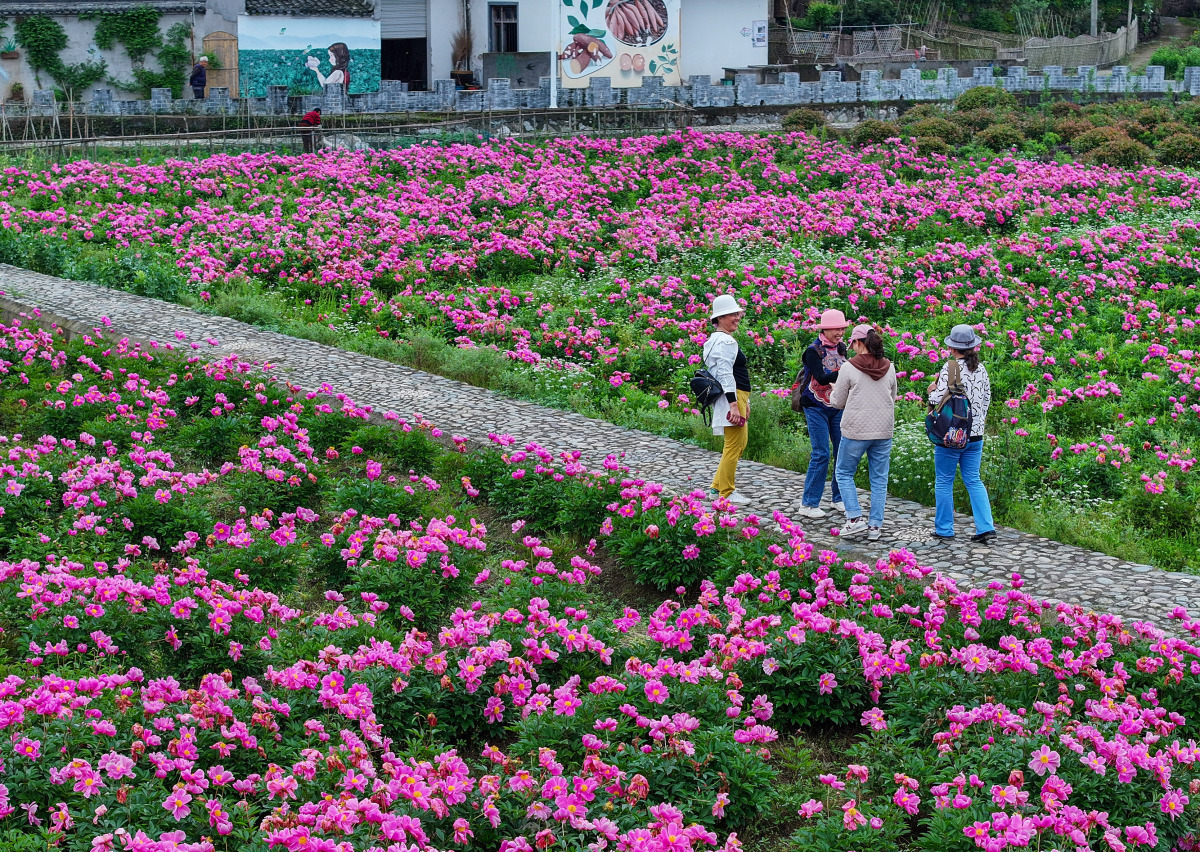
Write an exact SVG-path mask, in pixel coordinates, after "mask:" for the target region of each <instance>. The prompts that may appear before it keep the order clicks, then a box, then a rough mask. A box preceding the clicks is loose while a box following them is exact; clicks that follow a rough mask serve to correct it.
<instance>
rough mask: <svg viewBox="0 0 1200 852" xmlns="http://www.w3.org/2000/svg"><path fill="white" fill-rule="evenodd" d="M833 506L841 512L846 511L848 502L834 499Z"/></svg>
mask: <svg viewBox="0 0 1200 852" xmlns="http://www.w3.org/2000/svg"><path fill="white" fill-rule="evenodd" d="M833 508H835V509H837V510H838V511H839V512H844V511H846V504H845V503H844V502H843V501H841V500H834V501H833Z"/></svg>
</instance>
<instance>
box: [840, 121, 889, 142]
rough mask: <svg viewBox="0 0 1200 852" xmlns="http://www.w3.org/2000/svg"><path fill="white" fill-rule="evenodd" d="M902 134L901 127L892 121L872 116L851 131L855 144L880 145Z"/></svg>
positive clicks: (851, 139)
mask: <svg viewBox="0 0 1200 852" xmlns="http://www.w3.org/2000/svg"><path fill="white" fill-rule="evenodd" d="M899 135H900V127H899V125H897V124H896V123H895V122H892V121H880V120H879V119H877V118H871V119H867V120H866V121H864V122H863V123H862V124H860V125H858V126H857V127H855V128H854V129H853V130H851V131H850V141H851V142H853V143H854V144H855V145H878V144H880V143H881V142H886V141H887V140H888V139H894V138H896V137H897V136H899Z"/></svg>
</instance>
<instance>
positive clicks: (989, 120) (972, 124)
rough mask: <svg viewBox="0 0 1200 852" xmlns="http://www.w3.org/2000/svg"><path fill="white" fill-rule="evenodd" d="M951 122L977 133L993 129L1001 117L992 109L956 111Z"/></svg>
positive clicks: (980, 108) (951, 116)
mask: <svg viewBox="0 0 1200 852" xmlns="http://www.w3.org/2000/svg"><path fill="white" fill-rule="evenodd" d="M950 120H951V121H953V122H954V123H955V124H958V125H960V126H962V127H964V128H966V129H967V130H969V131H971V132H975V131H979V130H985V129H987V128H988V127H991V126H992V125H993V124H995V123H996V121H998V120H999V116H998V115H997V113H996V111H995V110H993V109H992V108H991V107H979V108H978V109H968V110H955V111H954V112H952V113H951V114H950Z"/></svg>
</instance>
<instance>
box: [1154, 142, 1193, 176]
mask: <svg viewBox="0 0 1200 852" xmlns="http://www.w3.org/2000/svg"><path fill="white" fill-rule="evenodd" d="M1154 156H1155V158H1156V159H1157V160H1158V161H1159V162H1160V163H1162V164H1163V165H1166V166H1179V167H1181V168H1189V169H1192V168H1196V167H1197V166H1200V139H1197V138H1196V137H1195V136H1193V135H1191V134H1190V133H1175V134H1173V135H1171V136H1168V137H1167V138H1166V139H1164V140H1162V141H1161V142H1159V143H1158V145H1157V146H1155V148H1154Z"/></svg>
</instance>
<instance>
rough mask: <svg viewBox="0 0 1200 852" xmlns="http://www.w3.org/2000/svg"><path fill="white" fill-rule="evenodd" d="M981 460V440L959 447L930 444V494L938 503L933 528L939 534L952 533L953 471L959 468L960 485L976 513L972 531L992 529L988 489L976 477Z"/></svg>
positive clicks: (981, 531) (976, 532)
mask: <svg viewBox="0 0 1200 852" xmlns="http://www.w3.org/2000/svg"><path fill="white" fill-rule="evenodd" d="M982 461H983V441H972V442H971V443H969V444H967V446H966V447H964V448H963V449H961V450H950V449H947V448H946V447H940V446H938V445H936V444H935V445H934V447H933V470H934V480H933V497H934V501H935V503H936V505H937V511H936V512H935V514H934V520H933V531H934V532H936V533H937V534H938V535H954V474H955V473H956V472H958V471H960V470H961V471H962V481H963V485H965V486H966V487H967V495H968V496H970V498H971V514H972V515H974V516H975V534H976V535H979V534H980V533H986V532H993V531H994V530H995V529H996V524H995V522H994V521H992V504H991V503H990V502H989V501H988V493H987V489H986V488H984V487H983V480H981V479H980V478H979V465H980V463H981V462H982Z"/></svg>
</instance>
